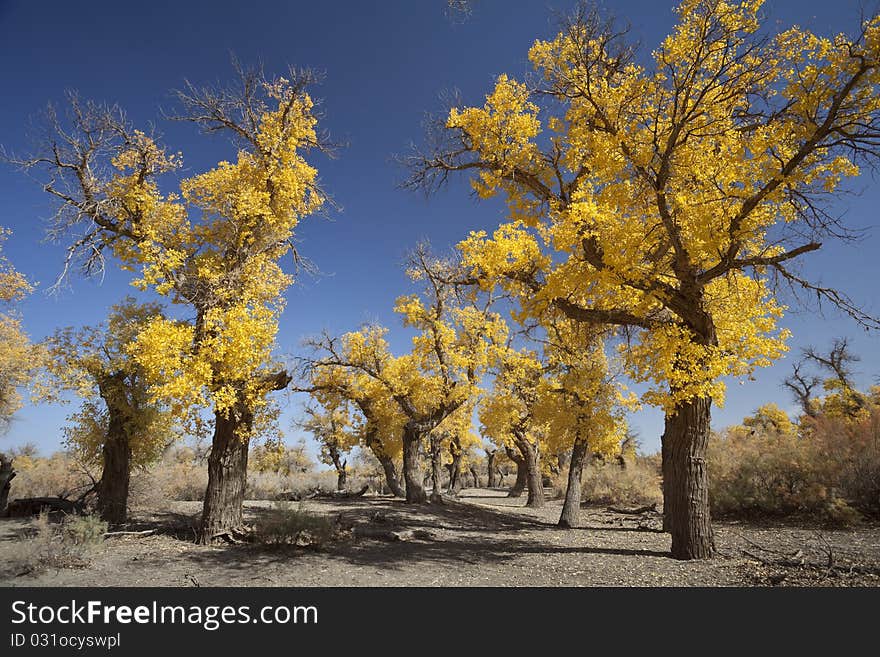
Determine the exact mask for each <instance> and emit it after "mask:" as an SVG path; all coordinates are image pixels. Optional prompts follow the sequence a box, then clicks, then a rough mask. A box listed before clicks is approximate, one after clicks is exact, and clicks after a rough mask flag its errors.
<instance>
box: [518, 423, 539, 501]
mask: <svg viewBox="0 0 880 657" xmlns="http://www.w3.org/2000/svg"><path fill="white" fill-rule="evenodd" d="M520 451H521V452H522V455H523V461H524V462H525V467H526V487H527V488H528V491H529V497H528V500H526V506H527V507H529V508H530V509H541V508H543V507H544V480H543V477H541V467H540V462H539V457H538V448H537V446H536V445H532V443H531V442H529V441H527V440H523V444H522V446H521V447H520Z"/></svg>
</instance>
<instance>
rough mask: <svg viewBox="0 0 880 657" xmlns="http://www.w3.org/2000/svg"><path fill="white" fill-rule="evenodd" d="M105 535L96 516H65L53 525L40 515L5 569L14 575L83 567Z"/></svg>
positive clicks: (19, 542)
mask: <svg viewBox="0 0 880 657" xmlns="http://www.w3.org/2000/svg"><path fill="white" fill-rule="evenodd" d="M106 531H107V523H106V522H104V521H103V520H100V519H99V518H97V517H95V516H66V517H65V518H64V519H63V520H61V521H60V522H55V521H53V520H51V519H50V517H49V515H48V514H47V513H41V514H40V515H39V516H37V517H36V518H34V519H33V520H32V521H31V523H30V526H29V527H28V528H27V531H26V532H25V535H24V536H23V537H22V538H21V539H20V540H19V541H18V542H17V544H16V545H15V546H13V548H12V550H11V551H10V554H9V556H8V558H7V560H6V564H5V566H6V568H7V569H8V570H10V571H11V572H13V573H14V574H15V575H21V574H33V573H38V572H40V571H42V570H45V569H47V568H82V567H85V566H87V565H88V557H89V556H90V555H91V554H92V553H93V552H94V551H95V549H96V548H97V547H98V546H99V545H101V543H103V540H104V533H105V532H106Z"/></svg>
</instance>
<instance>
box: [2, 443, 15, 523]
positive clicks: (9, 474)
mask: <svg viewBox="0 0 880 657" xmlns="http://www.w3.org/2000/svg"><path fill="white" fill-rule="evenodd" d="M13 479H15V470H13V469H12V459H10V458H7V457H6V456H5V455H4V454H0V518H2V517H4V516H5V515H6V505H7V503H8V502H9V488H10V487H11V485H12V480H13Z"/></svg>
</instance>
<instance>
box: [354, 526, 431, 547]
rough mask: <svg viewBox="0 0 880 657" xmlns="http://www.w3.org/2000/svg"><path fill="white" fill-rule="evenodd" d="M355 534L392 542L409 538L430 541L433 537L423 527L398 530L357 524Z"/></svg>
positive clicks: (409, 539) (360, 536)
mask: <svg viewBox="0 0 880 657" xmlns="http://www.w3.org/2000/svg"><path fill="white" fill-rule="evenodd" d="M354 534H355V536H357V537H359V538H378V539H380V540H383V541H390V542H392V543H396V542H403V541H411V540H414V539H415V540H419V541H430V540H431V539H432V538H434V534H432V533H431V532H429V531H427V530H424V529H403V530H398V531H391V530H388V529H381V528H379V527H370V526H368V525H358V526H357V527H355V528H354Z"/></svg>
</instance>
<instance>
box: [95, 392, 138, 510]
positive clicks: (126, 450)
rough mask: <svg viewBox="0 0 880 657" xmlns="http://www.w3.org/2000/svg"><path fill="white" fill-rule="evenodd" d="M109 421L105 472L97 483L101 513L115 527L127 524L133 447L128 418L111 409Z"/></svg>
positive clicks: (105, 447)
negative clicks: (128, 430) (126, 425)
mask: <svg viewBox="0 0 880 657" xmlns="http://www.w3.org/2000/svg"><path fill="white" fill-rule="evenodd" d="M108 412H109V414H110V421H109V423H108V425H107V436H106V438H105V439H104V445H103V447H102V450H101V451H102V456H103V460H104V468H103V470H102V471H101V481H99V482H98V487H97V490H98V513H99V514H100V515H101V519H102V520H106V521H107V522H108V523H110V524H112V525H121V524H122V523H124V522H125V520H126V516H127V511H128V487H129V482H130V481H131V444H130V443H129V440H128V434H127V433H126V430H125V416H124V415H122V414H121V413H120V412H118V411H115V410H114V409H113V408H112V407H111V408H109V409H108Z"/></svg>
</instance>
